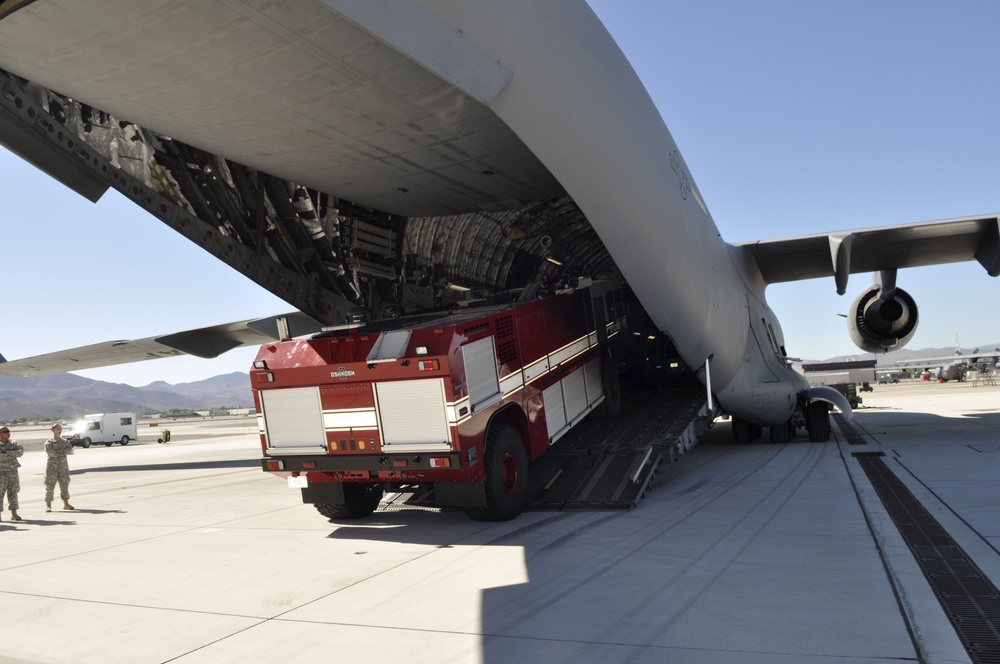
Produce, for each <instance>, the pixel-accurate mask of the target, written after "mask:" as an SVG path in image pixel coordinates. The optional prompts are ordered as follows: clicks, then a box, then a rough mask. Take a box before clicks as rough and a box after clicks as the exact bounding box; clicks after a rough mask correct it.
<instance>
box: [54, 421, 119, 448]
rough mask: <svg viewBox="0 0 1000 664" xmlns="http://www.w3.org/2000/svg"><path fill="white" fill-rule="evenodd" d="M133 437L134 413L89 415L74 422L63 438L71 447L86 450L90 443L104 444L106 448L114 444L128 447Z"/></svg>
mask: <svg viewBox="0 0 1000 664" xmlns="http://www.w3.org/2000/svg"><path fill="white" fill-rule="evenodd" d="M135 436H136V423H135V413H91V414H90V415H84V416H83V419H81V420H78V421H76V422H74V423H73V427H72V428H71V429H70V431H69V433H67V434H66V436H65V437H66V438H68V439H69V440H70V441H72V443H73V445H75V446H79V447H84V448H86V447H90V445H91V444H92V443H104V444H105V445H107V446H108V447H111V446H112V445H114V444H115V443H121V444H122V445H128V444H129V442H130V441H132V440H135Z"/></svg>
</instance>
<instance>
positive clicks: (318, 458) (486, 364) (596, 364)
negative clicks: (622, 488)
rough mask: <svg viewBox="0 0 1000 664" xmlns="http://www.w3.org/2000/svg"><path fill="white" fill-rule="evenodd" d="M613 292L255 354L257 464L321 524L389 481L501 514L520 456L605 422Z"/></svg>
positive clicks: (447, 502) (613, 383)
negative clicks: (598, 414) (588, 423)
mask: <svg viewBox="0 0 1000 664" xmlns="http://www.w3.org/2000/svg"><path fill="white" fill-rule="evenodd" d="M624 325H625V307H624V303H623V301H622V293H621V288H620V286H619V284H618V283H616V282H612V281H592V280H590V279H581V280H579V282H578V283H577V284H576V286H575V287H574V288H567V289H564V290H563V291H561V292H558V293H553V294H551V295H548V296H545V297H540V298H538V299H533V300H532V301H527V302H513V303H507V304H501V305H487V306H483V307H475V308H472V307H470V308H465V309H458V310H453V311H452V312H450V313H446V314H442V313H435V314H423V315H415V316H405V317H400V318H396V319H393V320H389V321H378V322H375V323H370V324H366V325H364V326H360V327H353V328H347V329H335V330H330V331H326V332H323V333H321V334H318V335H316V336H313V337H312V338H308V339H296V340H291V341H284V342H279V343H273V344H268V345H265V346H263V347H261V349H260V352H259V353H258V355H257V360H256V361H255V362H254V368H253V370H252V371H251V383H252V386H253V393H254V402H255V405H256V407H257V419H258V423H259V427H260V438H261V445H262V448H263V452H264V458H263V459H262V465H263V469H264V470H265V471H267V472H270V473H275V474H278V475H282V476H285V477H288V478H289V484H290V485H291V486H297V487H299V488H301V490H302V500H303V502H305V503H312V504H315V505H316V508H317V509H318V510H319V512H320V513H321V514H323V515H324V516H327V517H330V518H360V517H363V516H367V515H369V514H371V513H372V512H373V511H374V510H375V509H376V508H377V507H378V504H379V501H380V499H381V498H382V496H383V491H384V490H385V488H387V487H391V488H395V489H397V490H398V489H399V488H400V487H403V486H407V487H421V488H424V489H433V495H434V502H435V503H436V504H437V505H439V506H443V507H445V506H453V507H454V506H457V507H462V508H464V509H465V511H466V512H467V513H468V514H469V516H471V517H472V518H474V519H481V520H506V519H511V518H514V517H515V516H517V515H518V514H519V513H520V512H521V510H522V509H523V508H524V506H525V504H526V502H527V500H528V466H529V462H530V461H533V460H534V459H536V458H538V457H539V456H540V455H542V454H544V453H545V451H546V450H547V449H548V448H549V446H550V445H552V444H553V443H554V442H556V441H557V440H558V439H559V438H560V437H561V436H562V435H563V434H565V433H566V432H567V431H568V430H569V429H570V428H571V427H573V426H574V425H575V424H577V423H578V422H579V421H580V420H581V419H582V418H583V417H584V416H585V415H587V414H588V413H590V412H591V411H593V410H594V409H597V408H600V409H602V410H605V411H606V412H608V413H610V414H616V413H617V409H618V408H619V406H620V394H619V386H618V376H617V371H616V365H615V363H614V362H613V361H612V359H611V355H610V344H609V343H608V340H609V339H611V338H612V337H614V335H615V334H617V333H618V332H619V331H621V330H622V329H623V327H624Z"/></svg>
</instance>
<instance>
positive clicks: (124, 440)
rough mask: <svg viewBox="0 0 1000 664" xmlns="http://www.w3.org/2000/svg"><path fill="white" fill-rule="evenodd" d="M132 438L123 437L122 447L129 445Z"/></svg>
mask: <svg viewBox="0 0 1000 664" xmlns="http://www.w3.org/2000/svg"><path fill="white" fill-rule="evenodd" d="M129 440H130V438H129V437H128V436H122V440H121V443H122V445H128V443H129Z"/></svg>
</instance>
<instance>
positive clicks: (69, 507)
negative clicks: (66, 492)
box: [63, 500, 76, 510]
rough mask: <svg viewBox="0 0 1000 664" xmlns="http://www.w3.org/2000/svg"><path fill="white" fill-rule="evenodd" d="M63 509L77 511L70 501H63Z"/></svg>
mask: <svg viewBox="0 0 1000 664" xmlns="http://www.w3.org/2000/svg"><path fill="white" fill-rule="evenodd" d="M63 509H64V510H75V509H76V508H75V507H73V506H72V505H70V504H69V501H68V500H64V501H63Z"/></svg>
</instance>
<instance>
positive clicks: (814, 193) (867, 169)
mask: <svg viewBox="0 0 1000 664" xmlns="http://www.w3.org/2000/svg"><path fill="white" fill-rule="evenodd" d="M590 5H591V6H592V7H593V8H594V10H595V11H596V12H597V14H598V15H599V16H600V18H601V20H602V21H604V23H605V25H606V26H607V27H608V29H609V31H610V32H611V34H612V35H613V36H614V37H615V39H616V40H617V41H618V43H619V45H620V46H621V48H622V50H623V51H624V52H625V55H626V57H627V58H628V59H629V61H630V62H631V63H632V65H633V67H634V68H635V70H636V72H637V73H638V75H639V77H640V78H641V79H642V80H643V82H644V83H645V85H646V87H647V89H648V90H649V92H650V95H651V96H652V98H653V100H654V102H655V103H656V105H657V106H658V108H659V109H660V112H661V113H662V114H663V117H664V119H665V121H666V123H667V126H668V127H669V128H670V130H671V132H672V133H673V135H674V138H675V139H676V140H677V142H678V144H679V145H680V148H681V151H682V152H683V153H684V157H685V159H686V160H687V163H688V165H689V167H690V169H691V172H692V174H693V176H694V179H695V180H696V182H697V184H698V187H699V189H700V190H701V192H702V195H703V197H704V199H705V201H706V202H707V204H708V206H709V209H710V210H711V212H712V215H713V216H714V218H715V220H716V223H717V224H718V226H719V228H720V229H721V231H722V234H723V237H724V238H725V239H726V240H729V241H732V242H744V241H750V240H754V239H760V238H778V237H789V236H795V235H803V234H811V233H820V232H825V231H831V230H842V229H848V228H863V227H868V226H878V225H884V224H896V223H907V222H917V221H926V220H931V219H943V218H950V217H960V216H968V215H975V214H986V213H993V212H1000V130H998V129H997V123H996V109H997V108H1000V99H998V97H1000V92H998V90H997V86H996V76H997V69H998V67H997V63H998V62H1000V58H998V57H997V55H996V53H995V34H994V33H995V29H996V26H997V25H1000V3H992V2H986V1H977V2H964V1H960V2H955V3H949V4H945V3H939V2H929V1H925V0H916V1H913V0H911V1H904V0H867V1H860V0H838V1H837V2H832V1H829V2H801V1H782V2H776V1H767V0H764V1H761V2H754V3H746V2H737V1H735V0H734V1H726V2H723V1H721V0H704V1H702V2H697V3H693V2H686V3H682V2H673V1H667V0H644V1H639V0H590ZM0 173H2V174H3V177H2V178H0V197H2V200H3V206H2V208H0V228H2V229H3V236H2V238H3V244H2V246H3V259H2V262H0V272H2V274H3V275H4V279H3V287H2V288H3V291H2V293H3V305H4V308H3V310H2V313H3V314H4V317H3V322H2V330H3V331H2V333H0V353H3V354H4V355H5V356H6V357H8V358H18V357H25V356H30V355H36V354H40V353H44V352H49V351H53V350H59V349H63V348H69V347H75V346H82V345H86V344H90V343H96V342H99V341H106V340H109V339H128V338H140V337H145V336H151V335H154V334H161V333H166V332H174V331H178V330H182V329H188V328H192V327H199V326H205V325H212V324H216V323H223V322H228V321H233V320H239V319H242V318H250V317H255V316H259V315H266V314H271V313H277V312H280V311H285V310H288V309H289V306H288V305H286V304H285V303H283V302H282V301H281V300H279V299H278V298H276V297H275V296H273V295H271V294H269V293H268V292H267V291H265V290H263V289H261V288H259V287H258V286H256V285H255V284H253V283H252V282H251V281H250V280H248V279H246V278H245V277H243V276H241V275H239V274H238V273H236V272H235V271H233V270H231V269H230V268H228V267H226V266H225V265H223V264H222V263H220V262H218V261H216V260H215V259H213V258H212V257H210V256H209V255H208V254H206V253H204V252H203V251H202V250H201V249H199V248H197V247H196V246H194V245H193V244H191V243H189V242H188V241H186V240H184V239H182V238H181V237H180V236H178V235H177V234H175V233H174V232H173V231H171V230H170V229H168V228H167V227H166V226H164V225H163V224H161V223H160V222H159V221H157V220H155V219H153V218H151V217H148V216H147V215H146V214H145V213H143V212H142V211H141V210H139V209H138V208H136V207H134V206H132V205H131V204H130V203H127V202H126V201H124V200H123V199H122V198H121V197H120V196H118V195H117V194H116V193H115V192H113V191H111V192H109V193H108V194H106V195H105V197H104V199H102V200H101V201H100V202H99V203H98V204H97V205H93V204H91V203H89V202H87V201H85V200H84V199H82V198H80V197H78V196H76V195H75V194H73V193H71V192H70V191H68V190H66V189H65V188H63V187H62V186H61V185H59V184H57V183H55V182H54V181H52V180H50V179H49V178H48V177H47V176H45V175H43V174H41V173H39V172H37V171H35V170H34V169H33V168H32V167H31V166H29V165H27V164H25V163H24V162H21V161H20V160H19V159H18V158H16V157H14V156H13V155H10V154H9V153H6V152H5V151H0ZM869 280H870V277H869V276H867V275H854V276H852V278H851V282H850V284H849V286H848V294H847V295H845V296H844V297H838V296H837V295H836V294H835V292H834V286H833V282H832V280H817V281H806V282H801V283H798V284H782V285H776V286H772V287H771V288H770V289H769V290H768V293H767V297H768V301H769V302H770V303H771V305H772V307H773V308H774V309H775V311H776V312H777V314H778V316H779V318H780V319H781V321H782V326H783V328H784V331H785V338H786V345H787V348H788V351H789V352H790V353H791V354H793V355H796V356H800V357H805V358H810V359H823V358H827V357H832V356H835V355H843V354H850V353H853V352H855V351H856V349H855V347H854V346H853V344H851V342H850V340H849V339H848V337H847V332H846V328H845V325H844V321H843V319H842V318H839V317H837V315H836V314H837V313H844V312H846V311H847V307H848V306H849V305H850V302H851V299H853V297H854V296H855V295H856V294H857V293H858V292H860V291H861V289H862V288H863V287H864V286H865V285H866V284H867V283H868V282H869ZM899 285H900V286H901V287H902V288H904V289H906V290H908V291H909V292H910V293H911V294H912V295H913V296H914V297H915V298H916V300H917V303H918V304H919V305H920V314H921V319H922V322H921V325H920V328H919V329H918V331H917V334H916V336H915V337H914V339H913V341H912V342H911V343H910V346H909V347H910V348H922V347H928V346H950V345H953V344H954V342H955V337H956V334H957V335H960V337H961V341H962V345H963V346H972V345H978V344H983V343H993V342H997V341H1000V307H998V306H997V301H998V299H1000V298H998V295H1000V282H998V281H997V280H994V279H991V278H989V277H987V276H986V274H985V271H983V269H982V268H981V267H980V266H979V264H978V263H967V264H961V265H955V266H942V267H929V268H920V269H912V270H904V271H902V272H901V273H900V275H899ZM254 352H255V351H253V350H250V349H246V350H239V351H233V352H231V353H229V354H226V355H223V356H222V357H221V358H219V359H216V360H199V359H196V358H180V359H175V360H156V361H152V362H143V363H138V364H133V365H122V366H119V367H110V368H106V369H100V370H93V371H85V372H80V373H81V374H82V375H85V376H88V377H92V378H98V379H100V380H107V381H112V382H123V383H129V384H132V385H145V384H148V383H150V382H152V381H154V380H166V381H168V382H171V383H180V382H188V381H192V380H200V379H202V378H206V377H209V376H213V375H216V374H220V373H228V372H230V371H246V370H247V368H248V366H249V364H250V362H251V361H252V359H253V355H254Z"/></svg>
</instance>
